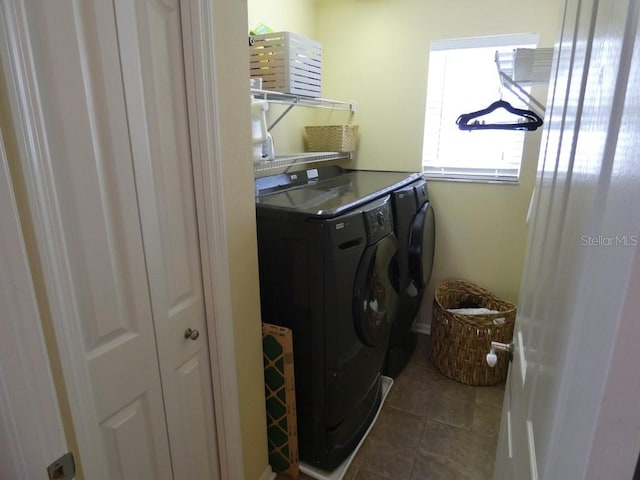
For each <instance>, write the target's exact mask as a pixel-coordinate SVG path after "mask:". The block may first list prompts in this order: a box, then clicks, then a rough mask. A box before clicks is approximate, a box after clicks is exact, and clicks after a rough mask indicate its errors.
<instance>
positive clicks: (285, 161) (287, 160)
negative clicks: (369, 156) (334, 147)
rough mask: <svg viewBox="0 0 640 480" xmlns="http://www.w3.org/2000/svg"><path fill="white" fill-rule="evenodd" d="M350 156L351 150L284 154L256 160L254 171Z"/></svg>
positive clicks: (348, 157)
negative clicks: (273, 158)
mask: <svg viewBox="0 0 640 480" xmlns="http://www.w3.org/2000/svg"><path fill="white" fill-rule="evenodd" d="M350 158H351V154H350V153H349V152H308V153H299V154H296V155H282V156H276V158H275V160H260V161H256V162H254V165H253V171H254V172H256V173H258V172H266V171H270V170H276V169H284V170H285V171H286V170H287V169H289V168H291V167H293V166H297V165H305V164H307V163H318V162H330V161H333V160H348V159H350Z"/></svg>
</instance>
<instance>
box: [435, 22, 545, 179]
mask: <svg viewBox="0 0 640 480" xmlns="http://www.w3.org/2000/svg"><path fill="white" fill-rule="evenodd" d="M537 42H538V35H537V34H520V35H501V36H493V37H477V38H463V39H452V40H437V41H434V42H433V43H432V45H431V52H430V54H429V78H428V84H427V106H426V113H425V126H424V143H423V153H422V165H423V169H424V172H425V174H426V175H427V177H429V178H432V179H441V180H470V181H487V182H511V183H516V182H517V181H518V176H519V174H520V163H521V161H522V147H523V144H524V133H525V132H524V131H511V130H476V131H462V130H459V129H458V126H457V125H456V119H457V118H458V117H459V116H460V115H461V114H463V113H469V112H474V111H477V110H481V109H483V108H486V107H487V106H489V105H490V104H491V103H493V102H494V101H496V100H498V99H500V98H502V99H503V100H506V101H508V102H510V103H511V104H512V105H513V106H514V107H518V108H527V107H526V106H525V105H522V103H521V102H520V101H519V100H518V99H517V97H515V96H514V95H513V94H510V92H509V91H508V90H507V89H503V88H502V87H501V82H500V78H499V75H498V70H497V66H496V63H495V55H496V51H498V52H511V51H512V50H513V49H515V48H532V47H535V46H536V44H537ZM500 110H501V109H500ZM500 110H497V111H495V112H493V113H492V114H491V115H492V117H491V120H492V121H501V118H500V115H507V116H508V115H509V114H508V113H507V112H506V111H505V112H501V111H500Z"/></svg>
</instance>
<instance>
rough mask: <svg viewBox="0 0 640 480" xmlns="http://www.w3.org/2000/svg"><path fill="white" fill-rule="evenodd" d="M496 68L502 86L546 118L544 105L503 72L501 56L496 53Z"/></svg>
mask: <svg viewBox="0 0 640 480" xmlns="http://www.w3.org/2000/svg"><path fill="white" fill-rule="evenodd" d="M495 61H496V68H497V69H498V77H499V79H500V85H502V86H503V87H506V88H507V89H508V90H509V91H510V92H512V93H513V94H514V95H515V96H516V97H518V98H519V99H520V100H521V101H522V102H524V103H525V104H527V105H529V104H533V106H534V107H535V108H536V109H538V113H540V114H541V115H540V116H544V113H545V107H544V105H543V104H542V103H540V102H539V101H538V100H537V99H536V98H534V97H533V95H531V94H530V93H529V92H527V91H526V90H525V89H524V88H522V86H521V85H520V84H518V83H517V82H515V81H514V80H513V79H512V78H511V77H510V76H509V75H507V74H506V73H505V72H503V71H502V70H501V69H500V55H499V52H498V51H496V54H495Z"/></svg>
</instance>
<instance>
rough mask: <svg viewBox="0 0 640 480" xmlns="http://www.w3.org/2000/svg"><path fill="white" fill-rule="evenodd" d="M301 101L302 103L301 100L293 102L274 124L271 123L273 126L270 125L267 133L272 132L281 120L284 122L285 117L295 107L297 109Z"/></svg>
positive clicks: (297, 99)
mask: <svg viewBox="0 0 640 480" xmlns="http://www.w3.org/2000/svg"><path fill="white" fill-rule="evenodd" d="M299 101H300V99H299V98H295V99H293V100H291V104H290V105H289V106H287V108H285V109H284V111H283V112H282V113H281V114H280V115H279V116H278V118H276V119H275V120H274V121H273V123H271V125H269V126H268V127H267V131H268V132H270V131H271V129H272V128H273V127H275V126H276V125H277V124H278V123H280V120H282V119H283V118H284V116H285V115H286V114H287V113H289V112H290V111H291V109H292V108H293V107H295V106H296V105H297V104H298V102H299Z"/></svg>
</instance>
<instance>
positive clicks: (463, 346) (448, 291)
mask: <svg viewBox="0 0 640 480" xmlns="http://www.w3.org/2000/svg"><path fill="white" fill-rule="evenodd" d="M468 307H477V308H486V309H489V310H497V311H498V312H499V313H491V314H480V315H478V314H475V315H466V314H460V313H453V312H450V311H449V309H455V308H468ZM515 318H516V306H515V305H513V304H512V303H509V302H505V301H504V300H501V299H500V298H498V297H497V296H495V295H494V294H493V293H491V292H490V291H489V290H487V289H485V288H483V287H481V286H479V285H476V284H474V283H471V282H468V281H466V280H447V281H444V282H442V283H441V284H440V285H438V287H437V288H436V291H435V295H434V299H433V321H432V325H431V361H432V362H433V364H434V365H435V366H436V367H437V368H438V370H440V371H441V372H442V373H443V374H445V375H446V376H447V377H449V378H452V379H453V380H456V381H458V382H461V383H464V384H467V385H493V384H496V383H498V382H501V381H502V380H504V379H505V378H506V376H507V369H508V367H509V359H508V358H507V355H498V363H497V364H496V366H495V367H493V368H491V367H489V365H487V362H486V355H487V353H489V351H490V350H491V342H492V341H495V342H503V343H509V342H511V338H512V336H513V326H514V322H515ZM500 319H504V321H502V320H500Z"/></svg>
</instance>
